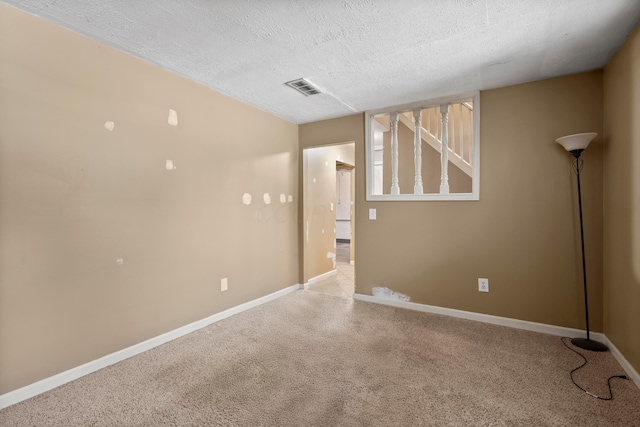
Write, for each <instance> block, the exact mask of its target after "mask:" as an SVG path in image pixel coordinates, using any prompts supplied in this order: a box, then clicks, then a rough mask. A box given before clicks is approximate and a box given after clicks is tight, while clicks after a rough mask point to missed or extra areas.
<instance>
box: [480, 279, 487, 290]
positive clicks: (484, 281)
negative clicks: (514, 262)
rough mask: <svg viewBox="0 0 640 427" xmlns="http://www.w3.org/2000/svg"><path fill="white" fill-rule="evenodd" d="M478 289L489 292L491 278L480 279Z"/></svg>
mask: <svg viewBox="0 0 640 427" xmlns="http://www.w3.org/2000/svg"><path fill="white" fill-rule="evenodd" d="M478 291H479V292H489V279H478Z"/></svg>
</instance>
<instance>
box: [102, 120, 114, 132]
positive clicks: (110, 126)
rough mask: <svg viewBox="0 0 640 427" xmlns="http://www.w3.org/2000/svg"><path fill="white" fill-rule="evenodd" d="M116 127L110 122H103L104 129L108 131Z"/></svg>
mask: <svg viewBox="0 0 640 427" xmlns="http://www.w3.org/2000/svg"><path fill="white" fill-rule="evenodd" d="M115 127H116V124H115V123H113V122H111V121H106V122H104V128H105V129H106V130H108V131H112V130H113V129H114V128H115Z"/></svg>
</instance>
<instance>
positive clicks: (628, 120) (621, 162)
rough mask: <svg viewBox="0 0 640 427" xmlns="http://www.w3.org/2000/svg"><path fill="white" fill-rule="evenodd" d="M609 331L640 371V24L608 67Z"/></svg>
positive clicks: (606, 270)
mask: <svg viewBox="0 0 640 427" xmlns="http://www.w3.org/2000/svg"><path fill="white" fill-rule="evenodd" d="M604 98H605V131H606V134H605V162H604V171H605V173H604V182H605V184H604V194H605V198H604V217H605V221H604V235H605V241H604V244H605V246H604V283H605V300H604V315H605V333H606V335H607V337H608V338H609V339H610V340H611V342H613V344H614V345H615V346H616V347H617V348H618V349H619V350H620V351H621V352H622V354H623V355H624V357H625V358H626V359H627V360H628V361H629V362H630V363H631V364H632V365H633V366H634V367H635V369H636V371H640V166H639V165H640V121H639V120H640V27H638V28H636V30H635V32H634V33H633V34H632V35H631V37H629V39H628V40H627V42H626V43H625V45H624V46H623V47H622V49H621V50H620V51H619V52H618V53H617V54H616V56H615V57H614V58H613V60H612V61H611V63H610V64H609V65H608V66H607V67H606V68H605V71H604Z"/></svg>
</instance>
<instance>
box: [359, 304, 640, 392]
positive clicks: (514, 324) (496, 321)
mask: <svg viewBox="0 0 640 427" xmlns="http://www.w3.org/2000/svg"><path fill="white" fill-rule="evenodd" d="M353 299H355V300H359V301H365V302H372V303H376V304H383V305H390V306H392V307H399V308H406V309H409V310H416V311H422V312H425V313H434V314H442V315H445V316H452V317H458V318H461V319H467V320H475V321H477V322H483V323H491V324H493V325H502V326H508V327H511V328H517V329H524V330H527V331H533V332H542V333H545V334H550V335H557V336H560V337H570V338H584V337H585V331H584V330H581V329H573V328H565V327H563V326H556V325H547V324H544V323H536V322H529V321H526V320H518V319H511V318H509V317H500V316H492V315H490V314H482V313H474V312H471V311H463V310H456V309H453V308H444V307H438V306H435V305H427V304H418V303H415V302H405V301H398V300H390V299H385V298H378V297H374V296H370V295H364V294H353ZM590 337H591V338H593V339H594V340H597V341H600V342H602V343H604V344H606V345H607V346H608V347H609V350H611V354H612V355H613V357H614V358H615V359H616V360H617V361H618V363H619V364H620V366H622V369H624V370H625V372H626V373H627V376H628V377H629V378H630V379H631V380H632V381H633V382H634V383H635V384H636V385H637V386H638V388H640V375H639V374H638V372H637V371H636V370H635V369H634V368H633V366H631V364H630V363H629V362H628V361H627V359H625V358H624V356H623V355H622V353H620V351H619V350H618V349H617V348H616V346H615V345H613V343H612V342H611V341H609V339H608V338H607V337H606V335H604V334H603V333H600V332H591V333H590Z"/></svg>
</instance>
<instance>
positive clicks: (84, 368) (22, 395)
mask: <svg viewBox="0 0 640 427" xmlns="http://www.w3.org/2000/svg"><path fill="white" fill-rule="evenodd" d="M299 288H300V285H298V284H296V285H292V286H289V287H286V288H284V289H281V290H279V291H276V292H274V293H272V294H269V295H265V296H263V297H260V298H257V299H254V300H252V301H248V302H246V303H244V304H240V305H237V306H235V307H232V308H230V309H228V310H225V311H222V312H220V313H217V314H214V315H212V316H209V317H206V318H204V319H202V320H198V321H196V322H193V323H190V324H188V325H185V326H182V327H180V328H178V329H174V330H173V331H169V332H167V333H164V334H162V335H158V336H157V337H154V338H151V339H148V340H146V341H143V342H141V343H138V344H135V345H132V346H131V347H127V348H125V349H122V350H120V351H116V352H115V353H111V354H108V355H106V356H104V357H101V358H100V359H96V360H93V361H91V362H87V363H85V364H83V365H80V366H76V367H75V368H71V369H69V370H67V371H64V372H61V373H59V374H56V375H54V376H51V377H49V378H45V379H43V380H40V381H38V382H35V383H33V384H29V385H27V386H24V387H22V388H19V389H17V390H13V391H10V392H8V393H5V394H3V395H0V409H3V408H6V407H8V406H11V405H14V404H16V403H18V402H22V401H23V400H26V399H29V398H31V397H34V396H37V395H39V394H41V393H44V392H46V391H49V390H51V389H54V388H56V387H59V386H61V385H63V384H66V383H68V382H71V381H73V380H76V379H78V378H80V377H83V376H85V375H87V374H90V373H92V372H95V371H98V370H100V369H102V368H106V367H107V366H110V365H113V364H115V363H118V362H121V361H123V360H125V359H128V358H130V357H132V356H135V355H138V354H140V353H143V352H145V351H147V350H151V349H152V348H155V347H158V346H159V345H162V344H165V343H167V342H169V341H172V340H175V339H176V338H180V337H181V336H184V335H187V334H190V333H191V332H194V331H197V330H198V329H201V328H204V327H205V326H209V325H211V324H212V323H216V322H219V321H220V320H223V319H226V318H227V317H231V316H233V315H235V314H239V313H242V312H243V311H246V310H249V309H251V308H254V307H257V306H259V305H262V304H264V303H267V302H269V301H272V300H274V299H276V298H279V297H281V296H284V295H286V294H289V293H291V292H293V291H296V290H298V289H299Z"/></svg>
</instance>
